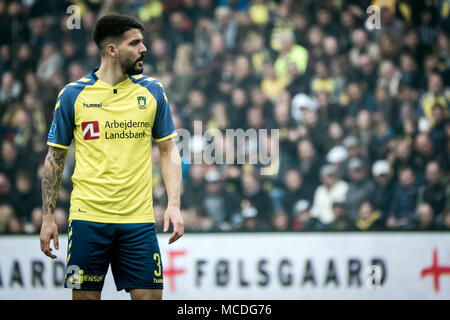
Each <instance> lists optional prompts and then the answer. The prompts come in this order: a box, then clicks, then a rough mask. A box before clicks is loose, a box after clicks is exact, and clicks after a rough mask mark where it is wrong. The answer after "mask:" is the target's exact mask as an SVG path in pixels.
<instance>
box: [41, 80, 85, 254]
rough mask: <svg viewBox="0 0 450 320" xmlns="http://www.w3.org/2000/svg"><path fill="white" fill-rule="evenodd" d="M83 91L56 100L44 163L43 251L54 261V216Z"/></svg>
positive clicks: (66, 92)
mask: <svg viewBox="0 0 450 320" xmlns="http://www.w3.org/2000/svg"><path fill="white" fill-rule="evenodd" d="M79 91H80V89H79V88H77V86H75V85H70V86H66V87H65V88H64V89H62V90H61V92H60V94H59V95H58V98H57V100H56V105H55V111H54V115H53V122H52V124H51V127H50V131H49V133H48V141H47V144H48V145H49V150H48V153H47V157H46V158H45V162H44V170H43V174H42V227H41V236H40V240H41V250H42V252H44V253H45V254H46V255H47V256H49V257H50V258H52V259H54V258H56V256H55V255H54V254H52V249H51V248H50V240H52V239H53V245H54V247H55V249H56V250H58V249H59V243H58V227H57V225H56V223H55V218H54V212H55V208H56V199H57V197H58V193H59V188H60V186H61V180H62V174H63V171H64V164H65V160H66V155H67V149H69V146H70V143H71V142H72V139H73V130H74V113H75V112H74V102H75V99H76V94H77V93H78V92H79Z"/></svg>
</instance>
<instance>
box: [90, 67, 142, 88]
mask: <svg viewBox="0 0 450 320" xmlns="http://www.w3.org/2000/svg"><path fill="white" fill-rule="evenodd" d="M97 70H98V68H97V69H94V70H93V71H92V72H91V77H92V79H94V81H95V82H98V83H100V84H102V85H103V86H105V87H109V88H119V87H125V86H128V85H130V84H133V81H131V79H130V76H128V77H127V78H126V79H125V80H123V81H121V82H119V83H118V84H116V85H115V86H113V85H111V84H109V83H107V82H105V81H102V80H100V79H99V78H98V77H97V75H96V74H95V72H96V71H97Z"/></svg>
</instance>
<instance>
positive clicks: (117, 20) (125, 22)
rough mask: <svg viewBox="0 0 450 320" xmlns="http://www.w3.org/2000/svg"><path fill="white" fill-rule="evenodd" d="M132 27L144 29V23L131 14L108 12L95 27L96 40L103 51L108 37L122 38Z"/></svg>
mask: <svg viewBox="0 0 450 320" xmlns="http://www.w3.org/2000/svg"><path fill="white" fill-rule="evenodd" d="M130 29H139V30H141V31H143V30H144V25H143V24H142V23H140V22H139V21H137V20H136V19H133V18H131V17H129V16H126V15H123V14H117V13H113V14H108V15H106V16H103V17H102V18H101V19H99V20H98V21H97V24H96V25H95V28H94V34H93V36H94V41H95V44H96V45H97V47H98V48H99V49H100V51H102V50H103V49H104V47H105V43H104V40H106V39H107V38H116V39H120V38H121V37H122V35H123V34H124V33H125V32H127V31H128V30H130Z"/></svg>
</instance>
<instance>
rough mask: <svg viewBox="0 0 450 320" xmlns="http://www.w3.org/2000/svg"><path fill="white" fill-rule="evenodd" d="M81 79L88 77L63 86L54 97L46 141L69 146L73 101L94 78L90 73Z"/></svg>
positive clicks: (72, 124)
mask: <svg viewBox="0 0 450 320" xmlns="http://www.w3.org/2000/svg"><path fill="white" fill-rule="evenodd" d="M82 79H89V81H80V80H78V81H75V82H72V83H70V84H68V85H66V86H65V87H64V89H63V90H64V91H63V92H62V93H61V94H60V96H59V97H58V99H56V105H58V104H59V106H58V108H56V109H55V112H54V115H53V122H52V125H51V128H50V131H49V133H48V138H47V141H48V142H51V143H54V144H58V145H62V146H69V145H70V143H71V142H72V139H73V130H74V128H75V101H76V100H77V98H78V95H79V94H80V93H81V91H83V89H84V88H86V86H88V85H93V84H94V83H95V82H96V80H95V79H94V78H93V77H92V74H89V75H86V76H85V77H84V78H82Z"/></svg>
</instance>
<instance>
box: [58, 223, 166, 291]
mask: <svg viewBox="0 0 450 320" xmlns="http://www.w3.org/2000/svg"><path fill="white" fill-rule="evenodd" d="M110 264H111V270H112V273H113V277H114V281H115V283H116V287H117V290H118V291H120V290H122V289H125V290H126V291H129V290H130V289H162V288H163V267H162V261H161V253H160V251H159V246H158V240H157V239H156V226H155V224H154V223H98V222H90V221H82V220H72V221H71V222H70V224H69V244H68V247H67V267H66V275H65V281H64V287H65V288H71V289H82V290H96V291H101V290H102V288H103V284H104V281H105V276H106V273H107V271H108V267H109V265H110Z"/></svg>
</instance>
